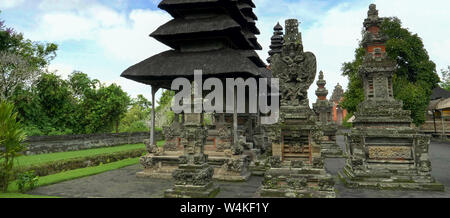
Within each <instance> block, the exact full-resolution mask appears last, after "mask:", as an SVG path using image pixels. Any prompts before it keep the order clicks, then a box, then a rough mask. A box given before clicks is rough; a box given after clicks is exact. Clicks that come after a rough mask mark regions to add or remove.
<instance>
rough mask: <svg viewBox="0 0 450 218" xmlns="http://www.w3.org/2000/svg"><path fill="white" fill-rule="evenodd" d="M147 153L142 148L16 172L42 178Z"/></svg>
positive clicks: (79, 158) (45, 163)
mask: <svg viewBox="0 0 450 218" xmlns="http://www.w3.org/2000/svg"><path fill="white" fill-rule="evenodd" d="M145 152H146V150H145V148H140V149H133V150H127V151H119V152H115V153H106V154H98V155H91V156H85V157H78V158H71V159H67V160H57V161H51V162H44V163H41V164H31V165H26V166H21V167H17V168H16V170H17V172H27V171H30V170H34V172H35V174H36V175H38V176H40V177H42V176H47V175H51V174H55V173H59V172H62V171H67V170H74V169H78V168H85V167H91V166H98V165H100V164H107V163H112V162H116V161H120V160H124V159H127V158H136V157H141V156H143V155H144V154H145Z"/></svg>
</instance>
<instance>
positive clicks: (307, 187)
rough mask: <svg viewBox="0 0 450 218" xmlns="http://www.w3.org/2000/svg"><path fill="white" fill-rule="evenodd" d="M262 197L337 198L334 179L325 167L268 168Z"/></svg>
mask: <svg viewBox="0 0 450 218" xmlns="http://www.w3.org/2000/svg"><path fill="white" fill-rule="evenodd" d="M259 196H260V197H276V198H278V197H279V198H335V197H336V192H335V189H334V180H333V178H332V176H331V175H330V174H328V173H326V171H325V170H324V169H318V168H312V167H302V168H271V169H269V170H267V172H266V174H265V176H264V180H263V185H262V187H261V188H260V190H259Z"/></svg>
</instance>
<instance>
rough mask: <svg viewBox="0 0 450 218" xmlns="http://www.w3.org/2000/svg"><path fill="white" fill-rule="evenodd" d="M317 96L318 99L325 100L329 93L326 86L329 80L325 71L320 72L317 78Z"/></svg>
mask: <svg viewBox="0 0 450 218" xmlns="http://www.w3.org/2000/svg"><path fill="white" fill-rule="evenodd" d="M316 84H317V90H316V96H317V98H318V100H325V99H326V97H327V95H328V90H327V89H326V88H325V85H326V84H327V81H325V80H324V76H323V71H320V72H319V80H317V83H316Z"/></svg>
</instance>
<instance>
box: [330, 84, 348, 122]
mask: <svg viewBox="0 0 450 218" xmlns="http://www.w3.org/2000/svg"><path fill="white" fill-rule="evenodd" d="M343 99H344V89H343V88H342V86H341V85H340V84H339V83H338V84H337V85H336V86H335V87H334V90H333V93H332V94H331V98H330V102H331V103H332V105H333V114H332V116H333V118H332V120H333V122H334V123H335V124H336V125H338V126H342V124H343V122H344V119H345V118H346V116H347V110H345V109H344V108H342V106H341V103H342V101H343Z"/></svg>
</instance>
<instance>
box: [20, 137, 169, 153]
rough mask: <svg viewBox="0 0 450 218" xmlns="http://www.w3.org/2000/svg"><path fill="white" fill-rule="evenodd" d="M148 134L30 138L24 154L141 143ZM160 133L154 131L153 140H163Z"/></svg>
mask: <svg viewBox="0 0 450 218" xmlns="http://www.w3.org/2000/svg"><path fill="white" fill-rule="evenodd" d="M149 138H150V133H149V132H136V133H106V134H91V135H63V136H31V137H28V139H27V141H26V143H27V146H28V150H27V151H26V152H25V154H27V155H30V154H44V153H53V152H64V151H77V150H83V149H90V148H101V147H110V146H116V145H125V144H138V143H143V142H144V139H149ZM163 139H164V137H163V135H162V132H161V131H155V140H156V141H159V140H163Z"/></svg>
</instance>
